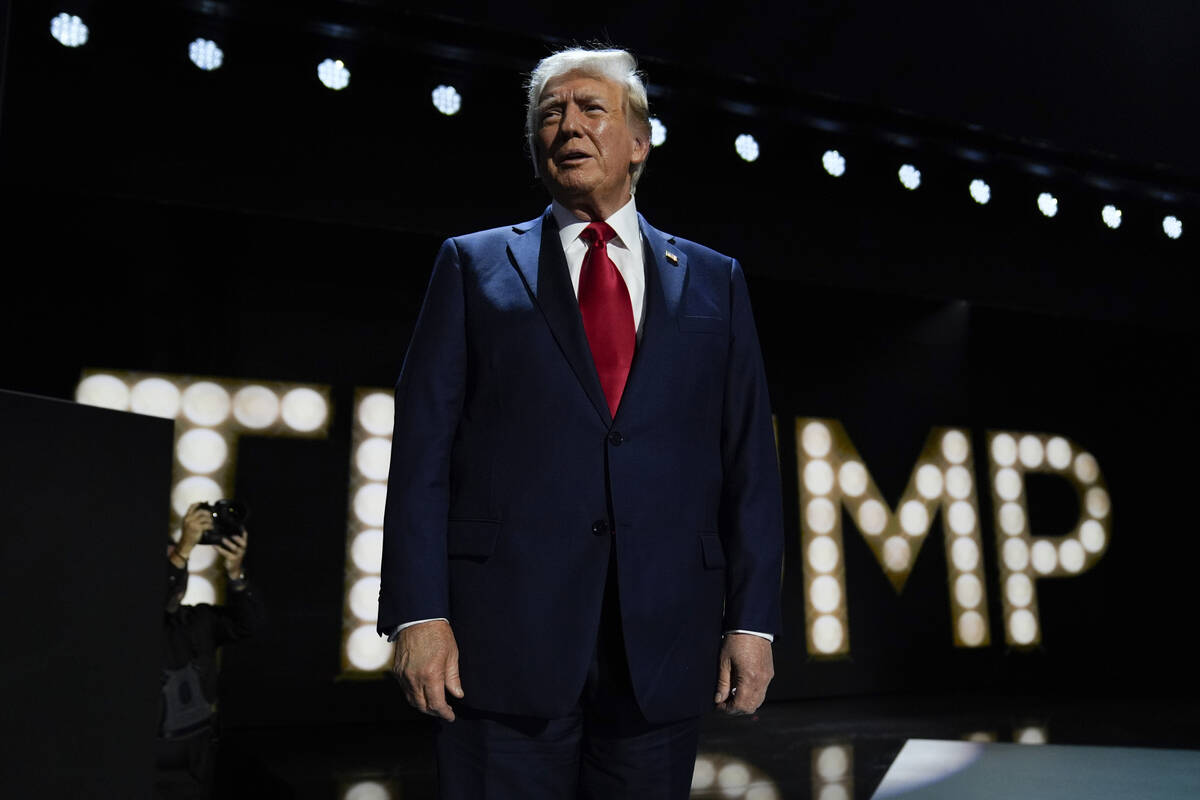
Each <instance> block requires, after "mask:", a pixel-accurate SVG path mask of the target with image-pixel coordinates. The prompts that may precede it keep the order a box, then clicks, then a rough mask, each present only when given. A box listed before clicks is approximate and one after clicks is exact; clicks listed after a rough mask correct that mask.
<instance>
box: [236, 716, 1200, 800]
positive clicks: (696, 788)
mask: <svg viewBox="0 0 1200 800" xmlns="http://www.w3.org/2000/svg"><path fill="white" fill-rule="evenodd" d="M397 699H399V698H397ZM1197 719H1200V702H1198V701H1197V700H1196V698H1194V697H1179V698H1173V699H1172V698H1155V699H1149V700H1147V699H1137V698H1118V697H1078V698H1074V697H1072V698H1066V697H1042V698H1036V697H977V696H953V695H944V696H928V697H858V698H844V699H822V700H810V701H790V702H782V703H775V704H770V705H768V706H766V707H765V708H764V709H763V710H761V711H760V713H759V714H758V715H756V716H755V717H753V718H725V717H719V716H716V715H713V716H711V717H709V718H708V719H707V720H706V721H705V724H704V728H703V733H702V736H701V743H700V757H699V758H698V759H697V765H696V774H695V778H694V780H693V792H692V797H693V798H697V799H698V798H714V799H715V798H723V799H724V800H739V799H741V800H785V799H786V800H804V798H813V799H814V800H867V799H868V798H871V797H872V795H873V794H874V793H875V792H876V790H877V788H879V786H880V783H881V781H882V780H883V778H884V775H885V773H887V772H888V769H889V767H891V766H892V764H893V762H894V761H895V760H896V758H897V756H898V754H899V753H900V752H901V749H902V748H903V747H904V745H905V742H906V741H908V740H910V739H919V740H933V739H937V740H952V741H962V742H967V741H972V742H997V743H1017V744H1021V745H1025V746H1029V747H1038V746H1044V745H1051V746H1057V745H1089V746H1102V747H1136V748H1162V749H1183V750H1194V751H1200V723H1197V721H1196V720H1197ZM426 733H427V728H426V725H425V724H424V722H423V721H414V722H412V723H390V724H387V725H378V726H374V725H357V726H322V727H310V728H299V727H286V728H256V729H242V730H230V731H227V732H226V733H225V736H224V739H223V742H222V751H221V768H220V770H219V773H220V775H221V784H220V786H219V792H218V796H219V797H222V798H234V797H254V798H273V797H280V798H304V799H305V800H307V799H308V798H314V800H315V799H316V798H321V800H343V799H344V800H422V799H423V798H435V797H436V788H435V787H436V773H435V767H434V763H433V754H432V748H431V747H430V744H429V742H428V738H427V735H426ZM999 750H1000V751H1004V750H1005V748H999ZM1046 752H1047V753H1049V752H1051V751H1046ZM1184 755H1185V756H1186V755H1187V754H1184ZM1044 760H1045V759H1043V761H1044ZM947 763H948V762H947ZM1071 769H1073V770H1078V765H1075V766H1072V767H1071ZM1110 769H1111V767H1110ZM996 774H998V773H993V777H994V776H995V775H996ZM1079 777H1080V778H1081V779H1086V778H1087V777H1088V776H1086V775H1081V776H1079Z"/></svg>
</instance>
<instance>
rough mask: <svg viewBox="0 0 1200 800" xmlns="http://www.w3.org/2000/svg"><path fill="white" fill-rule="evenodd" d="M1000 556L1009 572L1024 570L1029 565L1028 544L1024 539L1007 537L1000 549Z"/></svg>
mask: <svg viewBox="0 0 1200 800" xmlns="http://www.w3.org/2000/svg"><path fill="white" fill-rule="evenodd" d="M1001 558H1002V560H1003V561H1004V566H1006V567H1008V570H1009V572H1024V571H1025V568H1026V567H1027V566H1029V545H1027V544H1026V543H1025V540H1024V539H1015V538H1014V539H1008V540H1006V541H1005V542H1004V547H1003V548H1002V550H1001Z"/></svg>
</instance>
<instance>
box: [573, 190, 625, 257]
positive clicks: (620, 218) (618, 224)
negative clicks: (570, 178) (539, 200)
mask: <svg viewBox="0 0 1200 800" xmlns="http://www.w3.org/2000/svg"><path fill="white" fill-rule="evenodd" d="M551 212H552V213H553V214H554V220H555V222H557V223H558V235H559V238H560V240H561V241H562V246H563V250H566V249H567V248H568V247H570V246H571V244H572V243H573V242H574V241H575V240H576V239H578V238H579V234H580V233H582V232H583V229H584V228H586V227H587V226H588V223H587V222H585V221H584V220H581V219H580V218H579V217H577V216H575V215H574V214H572V213H571V212H570V211H569V210H568V209H567V207H566V206H564V205H562V204H561V203H559V202H558V201H557V200H555V201H554V202H553V203H552V204H551ZM604 221H605V222H607V223H608V224H609V225H611V226H612V229H613V230H614V231H616V232H617V239H618V240H620V244H622V245H624V246H625V248H626V249H628V250H630V251H633V252H637V247H638V245H639V244H640V242H641V229H640V227H639V226H638V215H637V204H636V203H635V202H634V200H633V195H630V196H629V202H628V203H626V204H625V205H623V206H621V208H620V209H618V210H617V211H615V212H614V213H613V214H612V216H610V217H609V218H608V219H606V220H604Z"/></svg>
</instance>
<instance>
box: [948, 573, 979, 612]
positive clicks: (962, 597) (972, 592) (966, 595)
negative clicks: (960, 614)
mask: <svg viewBox="0 0 1200 800" xmlns="http://www.w3.org/2000/svg"><path fill="white" fill-rule="evenodd" d="M954 599H955V600H957V601H958V604H959V605H960V606H962V607H963V608H975V607H976V606H978V605H979V603H980V601H982V600H983V584H982V583H980V581H979V578H977V577H975V576H974V575H972V574H970V573H965V574H963V575H959V576H958V577H957V578H956V579H955V580H954Z"/></svg>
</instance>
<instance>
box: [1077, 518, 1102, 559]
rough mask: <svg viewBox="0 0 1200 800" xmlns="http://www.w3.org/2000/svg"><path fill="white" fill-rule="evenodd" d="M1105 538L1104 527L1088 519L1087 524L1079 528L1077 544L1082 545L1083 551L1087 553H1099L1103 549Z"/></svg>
mask: <svg viewBox="0 0 1200 800" xmlns="http://www.w3.org/2000/svg"><path fill="white" fill-rule="evenodd" d="M1106 541H1107V537H1106V536H1105V535H1104V526H1103V525H1101V524H1100V523H1099V522H1097V521H1096V520H1094V519H1089V520H1088V521H1087V522H1085V523H1083V524H1082V525H1080V526H1079V543H1080V544H1082V545H1083V549H1084V550H1086V551H1087V552H1089V553H1099V552H1100V551H1101V550H1103V549H1104V544H1105V542H1106Z"/></svg>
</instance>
